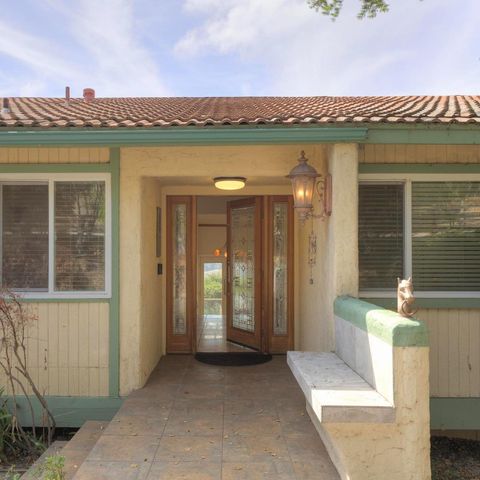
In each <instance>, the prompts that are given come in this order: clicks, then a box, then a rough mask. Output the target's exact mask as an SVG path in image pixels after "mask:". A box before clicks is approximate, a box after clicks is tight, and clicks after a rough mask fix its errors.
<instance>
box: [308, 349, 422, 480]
mask: <svg viewBox="0 0 480 480" xmlns="http://www.w3.org/2000/svg"><path fill="white" fill-rule="evenodd" d="M393 359H394V363H393V364H394V375H395V408H396V422H395V423H385V424H380V423H376V424H374V423H336V424H335V423H327V424H320V423H318V421H315V418H313V420H314V423H315V426H316V427H317V429H318V430H319V433H320V434H321V436H322V438H323V439H324V442H325V444H326V445H327V448H328V449H329V453H330V455H331V456H332V460H333V461H334V463H335V465H336V466H337V468H338V470H339V473H340V476H341V478H342V480H370V479H384V478H389V479H392V480H404V479H407V478H408V479H410V480H428V479H430V449H429V446H430V445H429V444H430V441H429V440H430V415H429V404H428V397H429V392H428V348H427V347H395V348H394V352H393ZM412 372H415V374H414V375H412Z"/></svg>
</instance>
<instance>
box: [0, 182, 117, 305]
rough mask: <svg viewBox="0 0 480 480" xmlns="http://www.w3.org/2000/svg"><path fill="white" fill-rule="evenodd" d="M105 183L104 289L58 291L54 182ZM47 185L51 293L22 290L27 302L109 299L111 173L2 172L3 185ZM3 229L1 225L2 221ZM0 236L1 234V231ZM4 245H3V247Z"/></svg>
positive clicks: (49, 285)
mask: <svg viewBox="0 0 480 480" xmlns="http://www.w3.org/2000/svg"><path fill="white" fill-rule="evenodd" d="M84 181H99V182H105V289H104V290H103V291H82V292H73V291H72V292H56V291H55V279H54V275H55V210H54V209H55V191H54V187H55V182H84ZM35 182H46V183H48V235H49V239H48V292H44V291H19V292H18V293H19V295H21V296H22V297H23V298H28V299H38V300H42V299H55V298H58V299H73V300H74V299H101V298H105V299H108V298H110V297H111V290H112V194H111V192H112V189H111V175H110V173H3V174H1V175H0V184H2V183H14V184H15V183H16V184H29V183H35ZM0 228H1V222H0ZM0 233H1V231H0ZM0 246H1V245H0Z"/></svg>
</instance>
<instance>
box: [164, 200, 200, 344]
mask: <svg viewBox="0 0 480 480" xmlns="http://www.w3.org/2000/svg"><path fill="white" fill-rule="evenodd" d="M178 204H185V205H186V206H187V209H186V211H187V214H186V235H187V240H186V255H187V268H186V280H185V281H186V289H187V293H186V296H187V301H186V303H187V304H186V315H187V317H186V319H185V320H186V333H185V335H175V334H174V333H173V322H172V314H173V261H172V260H173V255H172V249H173V239H172V213H173V212H172V210H173V207H174V206H175V205H178ZM196 210H197V208H196V197H194V196H185V195H183V196H182V195H168V196H167V228H166V235H167V242H166V246H167V258H166V288H165V291H166V313H167V315H166V332H167V342H166V347H167V353H191V352H193V353H194V352H195V351H196V347H197V342H196V335H197V312H196V310H197V300H196V290H197V273H196V270H197V262H196V260H197V253H196V251H197V229H196V225H197V220H196V217H197V215H196V213H197V212H196Z"/></svg>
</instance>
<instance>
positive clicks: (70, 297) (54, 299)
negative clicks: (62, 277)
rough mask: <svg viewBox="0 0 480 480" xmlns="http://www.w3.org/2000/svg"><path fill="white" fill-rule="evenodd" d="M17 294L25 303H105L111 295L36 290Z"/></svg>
mask: <svg viewBox="0 0 480 480" xmlns="http://www.w3.org/2000/svg"><path fill="white" fill-rule="evenodd" d="M15 293H16V294H17V295H18V296H19V300H20V301H21V302H26V303H36V302H38V303H42V302H45V303H46V302H49V303H62V302H69V303H75V302H91V303H94V302H103V303H107V302H109V301H110V299H111V295H110V294H107V293H104V292H102V293H93V292H92V293H83V292H82V293H71V292H69V293H65V294H51V293H47V292H45V293H36V292H28V293H27V292H15Z"/></svg>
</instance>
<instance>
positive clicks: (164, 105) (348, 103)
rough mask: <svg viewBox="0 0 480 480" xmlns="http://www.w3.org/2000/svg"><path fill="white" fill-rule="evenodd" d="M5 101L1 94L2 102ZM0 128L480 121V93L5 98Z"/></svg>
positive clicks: (461, 122) (0, 116)
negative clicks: (91, 99) (339, 95)
mask: <svg viewBox="0 0 480 480" xmlns="http://www.w3.org/2000/svg"><path fill="white" fill-rule="evenodd" d="M1 105H3V99H1V98H0V106H1ZM8 106H9V112H5V111H3V110H0V127H40V128H42V127H43V128H47V127H107V128H116V127H164V126H167V127H168V126H214V125H219V126H227V125H263V124H283V125H292V124H330V123H334V124H352V123H353V124H355V123H386V124H391V123H442V124H453V123H460V124H463V123H467V124H479V123H480V95H455V96H403V97H204V98H195V97H190V98H188V97H148V98H147V97H145V98H143V97H132V98H96V99H94V100H93V101H91V102H86V101H84V100H83V99H71V100H70V101H69V102H68V103H67V102H66V101H65V99H63V98H27V97H14V98H9V99H8Z"/></svg>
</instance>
